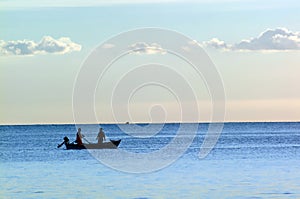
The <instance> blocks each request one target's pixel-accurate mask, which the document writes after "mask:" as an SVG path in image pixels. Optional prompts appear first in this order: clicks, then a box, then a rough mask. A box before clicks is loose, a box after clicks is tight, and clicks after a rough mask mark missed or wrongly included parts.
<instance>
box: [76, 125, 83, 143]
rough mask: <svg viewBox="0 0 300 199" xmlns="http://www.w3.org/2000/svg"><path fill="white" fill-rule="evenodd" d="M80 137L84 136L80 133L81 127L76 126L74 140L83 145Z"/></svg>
mask: <svg viewBox="0 0 300 199" xmlns="http://www.w3.org/2000/svg"><path fill="white" fill-rule="evenodd" d="M82 138H84V135H83V134H81V128H78V131H77V133H76V140H75V142H76V143H77V144H78V145H83V143H82Z"/></svg>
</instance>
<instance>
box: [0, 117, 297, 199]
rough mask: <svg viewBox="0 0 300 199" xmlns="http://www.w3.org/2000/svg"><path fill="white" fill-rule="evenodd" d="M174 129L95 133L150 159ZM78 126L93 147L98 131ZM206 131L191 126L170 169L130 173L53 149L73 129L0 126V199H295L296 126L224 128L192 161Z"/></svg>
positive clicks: (237, 125) (89, 157) (72, 136)
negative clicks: (209, 147) (189, 141)
mask: <svg viewBox="0 0 300 199" xmlns="http://www.w3.org/2000/svg"><path fill="white" fill-rule="evenodd" d="M179 125H180V124H166V125H165V126H164V127H163V129H162V130H161V131H160V132H158V133H157V134H156V135H154V136H152V137H146V138H138V137H133V136H131V135H128V134H126V133H124V132H122V130H121V129H120V128H119V126H118V125H102V127H103V129H104V130H105V132H106V135H107V137H108V138H112V139H117V138H119V139H122V142H121V144H120V146H119V150H124V151H128V152H132V153H150V152H154V151H158V150H159V149H160V148H162V147H164V146H166V145H167V144H168V143H169V142H170V141H171V140H172V139H173V138H174V137H175V136H176V132H177V130H178V128H179ZM80 127H81V128H82V130H83V133H84V134H85V135H86V138H87V139H88V140H89V141H96V140H95V137H96V134H97V132H91V129H94V127H96V128H98V125H80ZM207 128H208V124H200V125H199V129H198V132H197V134H196V137H195V138H194V140H193V143H192V144H191V146H190V147H189V148H188V149H187V150H186V151H185V153H184V154H183V155H182V156H181V157H180V158H179V159H178V160H176V161H175V162H174V163H173V164H171V165H170V166H167V167H165V168H162V169H160V170H157V171H155V172H150V173H137V174H133V173H126V172H122V171H118V170H115V169H112V168H110V167H108V166H106V165H104V164H102V163H101V162H99V161H98V160H97V159H95V158H94V156H92V155H91V154H90V153H89V152H88V151H87V150H78V151H77V150H74V151H73V150H65V149H64V148H63V147H62V148H59V149H58V148H57V147H56V146H57V144H59V143H61V142H62V138H63V137H64V136H68V137H69V138H70V140H71V141H73V140H74V139H75V133H76V126H75V125H15V126H0V134H1V137H0V140H1V145H0V160H1V165H0V166H1V167H0V177H1V178H0V186H1V192H0V198H132V199H133V198H300V123H296V122H293V123H226V124H225V126H224V129H223V132H222V134H221V137H220V139H219V140H218V142H217V145H216V146H215V148H214V149H213V150H212V151H211V152H210V153H209V155H208V156H207V157H206V158H204V159H199V157H198V153H199V150H200V146H201V143H202V141H203V139H204V136H205V134H206V131H207ZM187 132H188V130H187ZM141 133H143V132H141ZM105 153H108V154H109V153H110V150H105ZM111 154H114V153H113V152H111ZM111 158H112V159H114V160H115V161H116V162H117V163H118V159H119V158H117V157H113V156H111ZM160 158H164V157H157V161H159V159H160ZM120 163H122V164H126V162H125V163H124V161H120Z"/></svg>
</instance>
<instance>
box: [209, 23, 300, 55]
mask: <svg viewBox="0 0 300 199" xmlns="http://www.w3.org/2000/svg"><path fill="white" fill-rule="evenodd" d="M203 45H204V46H206V47H212V48H216V49H222V50H236V51H287V50H300V32H292V31H289V30H288V29H286V28H276V29H268V30H266V31H264V32H262V33H261V34H260V35H259V36H258V37H255V38H251V39H248V40H242V41H241V42H239V43H236V44H233V45H230V44H226V43H225V42H224V41H221V40H219V39H217V38H213V39H212V40H210V41H207V42H203Z"/></svg>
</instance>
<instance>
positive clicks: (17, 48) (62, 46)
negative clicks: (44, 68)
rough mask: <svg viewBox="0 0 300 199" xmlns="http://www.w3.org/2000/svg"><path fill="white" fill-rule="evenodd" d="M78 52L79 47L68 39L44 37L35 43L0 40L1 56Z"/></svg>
mask: <svg viewBox="0 0 300 199" xmlns="http://www.w3.org/2000/svg"><path fill="white" fill-rule="evenodd" d="M80 50H81V45H79V44H77V43H74V42H72V41H71V39H70V38H68V37H61V38H59V39H54V38H52V37H50V36H44V37H43V38H42V40H41V41H39V42H37V43H36V42H34V41H31V40H17V41H7V42H5V41H3V40H0V54H1V55H36V54H65V53H70V52H73V51H80Z"/></svg>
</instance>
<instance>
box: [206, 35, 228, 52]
mask: <svg viewBox="0 0 300 199" xmlns="http://www.w3.org/2000/svg"><path fill="white" fill-rule="evenodd" d="M203 44H204V46H208V47H213V48H216V49H222V50H228V49H230V48H231V46H230V45H227V44H226V43H225V42H224V41H221V40H219V39H218V38H213V39H211V40H210V41H206V42H203Z"/></svg>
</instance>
